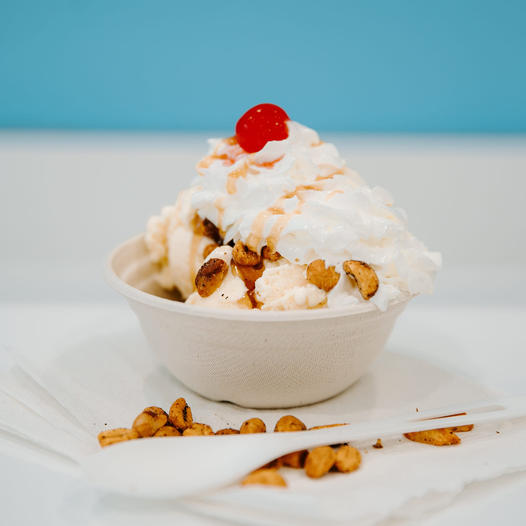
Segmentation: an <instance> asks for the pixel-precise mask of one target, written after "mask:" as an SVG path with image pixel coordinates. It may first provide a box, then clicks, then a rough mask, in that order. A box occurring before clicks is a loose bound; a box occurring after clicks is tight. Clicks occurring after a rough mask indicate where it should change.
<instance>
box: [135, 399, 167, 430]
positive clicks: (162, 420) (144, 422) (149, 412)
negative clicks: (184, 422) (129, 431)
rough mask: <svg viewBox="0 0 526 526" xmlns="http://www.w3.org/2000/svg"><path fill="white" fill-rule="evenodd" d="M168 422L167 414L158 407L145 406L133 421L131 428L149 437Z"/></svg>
mask: <svg viewBox="0 0 526 526" xmlns="http://www.w3.org/2000/svg"><path fill="white" fill-rule="evenodd" d="M166 422H168V415H167V414H166V412H165V411H164V410H163V409H161V408H160V407H155V406H152V407H147V408H146V409H144V411H143V412H142V413H141V414H140V415H138V416H137V418H136V419H135V420H134V421H133V425H132V428H133V429H135V431H137V433H139V435H140V436H141V437H151V436H153V435H155V433H156V432H157V430H158V429H160V428H161V427H163V426H164V425H165V424H166Z"/></svg>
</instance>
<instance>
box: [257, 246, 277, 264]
mask: <svg viewBox="0 0 526 526" xmlns="http://www.w3.org/2000/svg"><path fill="white" fill-rule="evenodd" d="M261 255H262V256H263V258H264V259H268V260H269V261H277V260H278V259H279V258H280V257H281V254H280V253H279V252H276V251H275V250H272V249H271V248H270V247H268V246H267V245H265V246H264V247H263V248H262V249H261Z"/></svg>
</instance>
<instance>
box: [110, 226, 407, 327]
mask: <svg viewBox="0 0 526 526" xmlns="http://www.w3.org/2000/svg"><path fill="white" fill-rule="evenodd" d="M141 239H144V234H138V235H136V236H133V237H132V238H130V239H128V240H127V241H124V242H123V243H121V244H119V245H117V246H116V247H115V248H114V249H113V250H112V251H111V252H110V254H109V256H108V257H107V259H106V263H105V269H104V276H105V280H106V282H107V283H108V284H109V285H110V286H111V287H112V288H113V289H114V290H116V291H117V292H119V293H120V294H122V295H123V296H124V297H126V298H128V299H130V300H134V301H136V302H139V303H142V304H144V305H148V306H150V307H156V308H159V309H161V310H164V311H169V312H177V313H180V314H185V315H193V316H199V317H203V318H216V319H223V320H230V321H245V322H247V321H251V322H290V321H304V320H319V319H326V318H340V317H344V316H345V317H351V316H356V317H359V316H364V315H372V314H377V315H383V314H386V313H387V312H389V311H391V310H392V309H393V308H394V307H396V306H398V305H401V304H407V303H408V302H409V301H410V300H411V299H412V298H413V297H414V296H413V295H410V294H407V295H405V296H403V297H402V298H399V299H397V300H393V301H391V303H389V305H388V307H387V309H386V310H385V311H381V310H380V309H379V308H378V307H377V306H376V305H375V304H373V303H368V304H363V305H358V306H357V305H350V306H345V307H337V308H331V309H328V308H327V309H297V310H288V311H262V310H258V309H252V310H243V309H217V308H213V307H201V306H199V305H189V304H187V303H184V302H181V301H175V300H170V299H167V298H161V297H160V296H155V295H154V294H150V293H149V292H145V291H143V290H140V289H138V288H136V287H134V286H132V285H129V284H128V283H126V282H125V281H124V280H123V279H121V278H120V277H119V276H118V275H117V273H116V272H115V270H114V269H113V263H114V260H115V258H116V256H117V255H118V254H119V253H120V251H121V250H122V249H123V248H125V247H126V246H128V245H131V244H133V243H137V242H138V241H139V240H141Z"/></svg>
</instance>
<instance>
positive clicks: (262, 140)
mask: <svg viewBox="0 0 526 526" xmlns="http://www.w3.org/2000/svg"><path fill="white" fill-rule="evenodd" d="M288 120H289V116H288V115H287V114H286V113H285V110H282V109H281V108H280V107H279V106H276V105H275V104H258V105H257V106H254V107H253V108H250V109H249V110H248V111H247V112H246V113H245V114H244V115H243V116H242V117H241V118H240V119H239V120H238V121H237V124H236V139H237V141H238V143H239V146H241V148H243V150H245V151H246V152H248V153H255V152H259V151H260V150H261V149H262V148H263V147H264V146H265V144H267V142H269V141H282V140H283V139H286V138H287V137H288V135H289V131H288V129H287V125H286V124H285V122H286V121H288Z"/></svg>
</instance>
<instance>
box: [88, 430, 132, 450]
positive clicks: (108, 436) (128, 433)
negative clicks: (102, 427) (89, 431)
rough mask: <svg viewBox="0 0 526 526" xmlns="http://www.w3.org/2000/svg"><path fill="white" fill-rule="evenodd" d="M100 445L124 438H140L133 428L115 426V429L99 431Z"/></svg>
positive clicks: (104, 445) (120, 440)
mask: <svg viewBox="0 0 526 526" xmlns="http://www.w3.org/2000/svg"><path fill="white" fill-rule="evenodd" d="M97 438H98V439H99V444H100V445H101V447H106V446H110V445H111V444H116V443H117V442H124V441H126V440H134V439H136V438H141V437H140V436H139V433H137V431H136V430H135V429H127V428H125V427H117V428H115V429H107V430H106V431H102V432H101V433H99V435H98V437H97Z"/></svg>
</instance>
